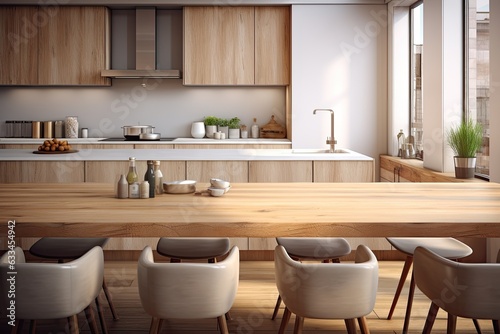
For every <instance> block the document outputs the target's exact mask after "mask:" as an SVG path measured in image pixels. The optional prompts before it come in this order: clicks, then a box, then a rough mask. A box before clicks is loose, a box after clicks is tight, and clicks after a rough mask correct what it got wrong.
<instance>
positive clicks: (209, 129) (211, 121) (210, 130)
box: [203, 116, 220, 138]
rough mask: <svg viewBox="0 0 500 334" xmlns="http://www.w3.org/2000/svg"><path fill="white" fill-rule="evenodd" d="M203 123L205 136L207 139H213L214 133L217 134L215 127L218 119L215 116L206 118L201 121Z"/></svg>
mask: <svg viewBox="0 0 500 334" xmlns="http://www.w3.org/2000/svg"><path fill="white" fill-rule="evenodd" d="M203 122H204V123H205V134H206V136H207V138H213V137H214V133H215V132H217V126H218V125H219V122H220V120H219V118H217V117H215V116H207V117H205V119H204V120H203Z"/></svg>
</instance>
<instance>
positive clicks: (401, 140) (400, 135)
mask: <svg viewBox="0 0 500 334" xmlns="http://www.w3.org/2000/svg"><path fill="white" fill-rule="evenodd" d="M397 137H398V157H403V150H404V149H405V134H404V133H403V129H401V130H399V133H398V136H397Z"/></svg>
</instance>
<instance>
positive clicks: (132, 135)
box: [122, 125, 155, 140]
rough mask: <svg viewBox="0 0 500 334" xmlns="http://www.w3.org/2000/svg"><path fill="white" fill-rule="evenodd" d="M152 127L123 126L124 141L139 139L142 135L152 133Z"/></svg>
mask: <svg viewBox="0 0 500 334" xmlns="http://www.w3.org/2000/svg"><path fill="white" fill-rule="evenodd" d="M154 128H155V127H154V126H151V125H125V126H122V129H123V136H124V137H125V139H133V140H138V139H140V135H141V134H142V133H153V130H154Z"/></svg>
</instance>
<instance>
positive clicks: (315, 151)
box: [292, 149, 351, 154]
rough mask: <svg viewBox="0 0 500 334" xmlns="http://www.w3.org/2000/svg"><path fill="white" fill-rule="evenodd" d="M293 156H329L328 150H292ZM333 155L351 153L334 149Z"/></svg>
mask: <svg viewBox="0 0 500 334" xmlns="http://www.w3.org/2000/svg"><path fill="white" fill-rule="evenodd" d="M292 153H293V154H323V153H327V154H331V153H330V150H329V149H324V150H323V149H295V150H292ZM333 153H351V152H350V151H347V150H343V149H336V150H335V151H333Z"/></svg>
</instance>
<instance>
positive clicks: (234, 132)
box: [228, 129, 240, 139]
mask: <svg viewBox="0 0 500 334" xmlns="http://www.w3.org/2000/svg"><path fill="white" fill-rule="evenodd" d="M228 138H229V139H239V138H240V129H229V137H228Z"/></svg>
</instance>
